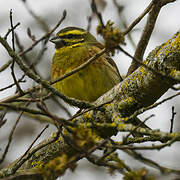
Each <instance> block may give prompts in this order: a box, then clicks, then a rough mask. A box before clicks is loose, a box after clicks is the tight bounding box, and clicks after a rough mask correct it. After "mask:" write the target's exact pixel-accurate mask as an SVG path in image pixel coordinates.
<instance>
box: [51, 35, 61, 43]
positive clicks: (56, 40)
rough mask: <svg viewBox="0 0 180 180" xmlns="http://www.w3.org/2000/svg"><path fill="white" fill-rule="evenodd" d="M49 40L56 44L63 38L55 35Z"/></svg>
mask: <svg viewBox="0 0 180 180" xmlns="http://www.w3.org/2000/svg"><path fill="white" fill-rule="evenodd" d="M49 41H50V42H52V43H55V44H56V43H58V42H60V41H61V39H60V38H59V37H58V36H55V37H53V38H51V39H50V40H49Z"/></svg>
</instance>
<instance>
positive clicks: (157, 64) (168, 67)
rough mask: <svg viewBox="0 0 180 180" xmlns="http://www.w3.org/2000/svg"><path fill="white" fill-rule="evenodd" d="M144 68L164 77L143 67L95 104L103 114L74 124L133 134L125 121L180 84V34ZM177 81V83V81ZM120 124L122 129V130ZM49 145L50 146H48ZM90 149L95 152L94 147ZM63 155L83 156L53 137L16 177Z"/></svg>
mask: <svg viewBox="0 0 180 180" xmlns="http://www.w3.org/2000/svg"><path fill="white" fill-rule="evenodd" d="M145 64H146V65H147V66H149V67H150V68H153V69H154V70H155V71H157V72H159V73H160V74H161V72H162V75H159V74H158V73H153V72H152V71H151V70H150V69H147V68H146V67H144V66H141V67H139V68H138V69H137V70H136V71H135V72H133V73H132V74H131V75H130V76H128V77H127V78H126V79H124V80H123V81H122V82H121V83H120V84H118V85H117V86H115V87H114V88H113V89H112V90H110V91H109V92H107V93H106V94H104V95H103V96H102V97H100V98H99V99H98V100H97V101H96V102H95V105H101V104H102V103H107V104H105V105H104V106H103V108H102V109H103V111H102V109H101V111H98V109H94V110H91V111H89V112H86V113H85V114H83V115H81V116H80V117H77V118H75V119H74V120H73V121H74V123H77V124H82V123H84V122H92V121H93V122H94V123H100V124H102V123H103V122H104V123H108V122H113V123H114V124H113V126H114V127H113V128H114V129H116V130H119V131H123V129H124V131H125V130H126V131H130V132H131V130H132V128H133V129H134V127H133V126H132V125H130V126H129V125H126V124H123V123H124V122H123V120H125V118H126V117H128V116H130V115H131V114H133V113H134V112H135V111H136V110H138V109H140V108H142V107H146V106H149V105H151V104H153V103H154V102H155V101H156V100H158V98H159V97H161V96H162V95H163V94H164V93H165V92H166V91H167V90H168V89H169V88H170V87H172V86H173V85H174V84H176V83H179V82H180V33H177V34H175V35H174V36H173V38H172V39H170V40H169V41H167V42H166V43H164V44H163V45H161V46H159V47H158V48H156V49H155V50H153V51H152V52H151V53H150V54H149V56H148V58H147V60H146V61H145ZM171 77H172V78H171ZM175 79H177V81H176V80H175ZM108 102H110V103H108ZM121 124H123V125H122V126H121ZM83 126H86V124H85V123H84V124H83ZM92 126H93V123H92ZM102 129H103V125H102ZM105 129H106V128H105ZM137 131H138V132H139V133H142V134H143V133H145V134H146V135H149V134H151V133H154V134H155V135H156V136H161V135H162V137H165V136H167V139H172V138H174V136H175V134H168V133H161V132H159V131H152V130H149V129H144V128H138V129H137ZM100 132H101V131H100ZM102 133H104V132H103V131H102ZM105 134H106V135H107V130H105ZM110 135H111V134H109V136H110ZM178 135H179V134H178ZM107 136H108V135H107ZM47 142H50V143H49V144H47ZM45 144H46V146H45ZM39 147H41V148H39ZM89 148H92V146H91V147H89ZM64 153H65V154H66V155H67V156H68V159H71V158H73V157H78V155H79V153H80V152H79V151H77V150H76V149H73V148H72V146H71V145H69V144H68V143H67V141H64V140H63V139H62V137H61V138H59V139H58V141H53V137H50V138H49V139H48V140H46V141H44V142H42V143H41V144H39V145H37V146H36V147H34V148H33V149H32V150H31V151H30V152H29V154H30V155H29V159H27V161H26V162H25V163H24V164H23V166H21V168H20V169H19V170H18V171H17V173H23V172H25V171H27V170H28V171H31V172H34V171H36V172H37V174H41V172H40V171H39V170H38V169H39V168H40V167H42V166H45V164H46V163H47V162H49V161H50V160H52V159H54V158H56V157H57V156H58V157H61V156H63V155H64ZM16 163H17V161H15V162H14V163H12V164H11V165H9V166H8V167H7V168H4V169H2V170H1V171H0V177H3V176H7V175H10V174H12V170H13V167H14V166H15V164H16ZM66 168H67V167H66ZM64 170H65V169H63V171H62V172H61V174H62V173H63V172H64Z"/></svg>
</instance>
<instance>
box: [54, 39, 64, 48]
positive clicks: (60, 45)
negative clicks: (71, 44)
mask: <svg viewBox="0 0 180 180" xmlns="http://www.w3.org/2000/svg"><path fill="white" fill-rule="evenodd" d="M55 45H56V49H59V48H61V47H63V46H66V42H65V41H64V40H59V41H58V42H56V43H55Z"/></svg>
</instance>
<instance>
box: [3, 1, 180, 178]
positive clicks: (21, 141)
mask: <svg viewBox="0 0 180 180" xmlns="http://www.w3.org/2000/svg"><path fill="white" fill-rule="evenodd" d="M116 2H117V3H118V4H119V6H120V8H121V13H120V14H119V12H118V9H117V7H116V6H115V4H114V1H113V0H97V6H98V10H99V11H101V13H102V16H103V20H104V23H106V22H107V21H108V20H111V21H113V22H114V23H115V25H116V26H117V27H118V28H120V29H121V30H122V31H123V30H125V27H124V25H123V24H124V23H125V24H126V25H127V26H129V25H130V24H131V23H132V21H133V20H135V19H136V18H137V17H138V16H139V15H140V14H141V13H142V12H143V10H144V9H145V8H146V7H147V6H148V4H149V3H150V1H149V0H146V1H144V0H138V1H134V0H117V1H116ZM10 9H12V12H13V24H14V25H15V24H16V23H18V22H20V26H18V27H17V28H16V30H15V32H16V33H17V35H18V38H19V41H20V42H21V43H22V44H23V46H24V49H26V48H28V47H29V46H31V44H32V43H33V42H32V40H31V39H30V38H29V37H28V34H27V29H28V28H30V30H31V34H32V35H34V36H35V38H36V39H39V38H40V37H42V36H43V35H44V34H45V31H46V28H47V27H46V26H42V24H40V23H39V22H38V21H37V20H36V19H35V18H34V17H33V16H32V13H30V11H32V12H33V13H35V14H36V15H37V16H38V17H39V18H40V19H41V20H42V21H43V22H45V23H46V25H48V28H49V29H52V28H53V27H54V26H55V24H57V22H58V21H59V19H60V18H61V17H62V13H63V10H64V9H65V10H66V11H67V16H66V19H65V20H64V21H63V23H62V24H61V25H60V27H59V29H61V28H63V27H66V26H77V27H81V28H84V29H87V27H88V18H89V16H91V15H92V11H91V7H90V1H84V0H67V1H63V0H53V1H52V0H46V1H44V0H27V1H25V2H24V1H22V0H13V1H12V0H1V1H0V24H1V26H0V35H1V36H3V35H5V34H6V33H7V31H8V29H9V28H10V20H9V14H10ZM92 17H93V18H92V21H91V27H90V32H91V33H92V34H94V35H95V36H96V38H97V39H98V40H99V41H101V42H102V43H103V40H102V38H101V37H99V36H97V34H96V26H97V25H98V21H97V19H96V17H95V16H92ZM179 17H180V1H179V0H177V1H176V2H174V3H171V4H168V5H167V6H165V7H163V8H162V10H161V12H160V14H159V18H158V20H157V23H156V26H155V29H154V32H153V34H152V37H151V40H150V42H149V45H148V47H147V49H146V52H145V56H144V58H145V57H146V56H147V55H148V53H149V52H150V51H151V50H152V49H154V48H155V47H156V46H158V45H160V44H162V43H163V42H166V41H167V40H168V39H169V38H171V37H172V35H173V34H175V33H176V32H177V31H178V30H180V18H179ZM146 18H147V16H145V18H143V20H142V21H141V22H140V23H139V24H138V25H137V26H136V27H135V28H134V29H133V31H132V32H131V36H132V39H133V42H134V44H133V43H132V41H129V39H128V38H127V37H126V46H124V49H125V50H126V51H128V52H129V53H130V54H131V55H133V54H134V50H135V46H136V45H137V43H138V40H139V38H140V35H141V33H142V30H143V27H144V25H145V23H146ZM56 32H57V31H56ZM8 42H9V43H10V44H11V36H8ZM42 46H43V43H40V44H38V45H37V46H36V47H35V48H34V49H33V50H32V51H30V52H29V53H28V54H27V56H28V60H30V62H31V63H32V62H36V61H37V60H38V57H39V53H40V49H42ZM54 51H55V49H54V45H53V44H52V43H50V42H48V44H47V49H46V51H44V54H43V56H42V57H41V60H40V61H38V62H37V65H36V71H37V72H38V73H39V74H40V75H41V76H42V77H43V78H44V79H48V80H49V72H50V71H49V69H50V64H51V60H52V57H53V53H54ZM0 54H1V60H0V67H1V66H2V65H4V64H5V63H7V61H8V60H9V59H10V58H9V56H8V55H7V52H6V51H5V50H4V48H3V47H2V46H0ZM113 59H114V60H115V61H116V63H117V65H118V68H119V71H120V72H121V74H124V75H125V74H126V72H127V69H128V67H129V65H130V63H131V59H129V58H128V57H126V56H125V55H124V54H123V53H121V52H119V53H116V55H115V56H114V57H113ZM15 73H16V75H17V78H20V77H21V76H22V74H23V73H22V72H21V71H20V70H19V68H18V67H17V66H16V67H15ZM25 79H26V83H23V84H21V86H22V88H23V89H26V88H29V87H32V85H35V84H34V83H33V82H32V81H31V80H30V79H28V78H25ZM11 83H13V79H12V76H11V71H10V68H8V69H6V70H5V71H3V72H0V88H3V87H6V86H8V85H9V84H11ZM15 90H16V88H15V87H13V88H10V89H7V90H5V91H0V99H3V98H5V97H8V96H10V95H13V94H14V93H15ZM174 93H175V92H174V91H172V90H169V91H168V92H167V93H166V94H165V95H163V97H161V99H160V100H162V99H164V98H166V97H168V96H170V95H172V94H174ZM48 103H49V107H50V109H51V110H52V112H53V113H56V114H58V115H59V116H61V117H65V118H68V114H67V113H66V112H65V111H64V110H59V107H58V106H55V107H54V106H53V104H54V103H53V102H51V101H49V102H48ZM62 103H63V102H62ZM63 105H64V106H65V107H66V108H67V109H68V111H69V112H70V113H71V114H74V113H75V112H76V111H77V109H76V108H72V107H70V106H69V105H67V104H65V103H63ZM172 106H174V107H175V111H176V112H177V115H176V117H175V122H174V129H173V130H174V132H175V131H179V130H180V123H179V120H180V98H179V97H177V98H175V99H172V100H171V101H168V102H166V103H164V104H162V105H160V106H158V107H157V108H155V109H153V110H150V111H148V112H146V113H144V114H143V115H141V116H140V118H141V119H142V120H143V119H145V118H146V117H148V116H149V115H151V114H155V117H153V118H151V119H150V120H149V121H148V122H147V125H149V126H150V127H152V128H154V129H161V130H162V131H168V132H169V129H170V119H171V116H172V113H171V112H172ZM17 117H18V114H16V113H15V112H10V113H8V115H6V119H7V122H6V124H5V125H4V126H3V128H1V129H0V148H1V151H0V153H2V152H3V150H4V147H5V146H6V144H7V139H8V135H9V132H10V130H11V128H12V126H13V124H14V121H15V119H16V118H17ZM44 127H45V124H43V123H39V122H36V121H35V120H33V118H27V117H26V116H23V117H22V118H21V120H20V122H19V124H18V127H17V128H16V130H15V134H14V137H13V141H12V143H11V146H10V149H9V152H8V154H7V157H6V159H5V162H4V164H3V165H5V164H7V163H9V162H11V161H13V160H15V159H16V158H18V157H19V156H21V155H22V154H23V153H24V152H25V151H26V150H27V148H28V146H29V145H30V144H31V142H32V141H33V140H34V139H35V137H36V136H37V135H38V134H39V132H40V131H41V130H42V129H43V128H44ZM55 130H56V129H55V127H53V126H50V127H49V128H48V129H47V130H46V131H45V133H44V134H43V136H42V137H41V138H39V140H38V142H40V141H42V140H43V139H45V138H47V137H48V136H50V135H51V134H52V133H53V132H54V131H55ZM121 136H122V135H119V136H118V137H115V138H120V137H121ZM38 142H37V143H38ZM37 143H36V144H37ZM178 149H179V145H178V143H176V144H175V145H173V146H171V147H166V148H164V149H163V150H161V151H153V152H152V151H151V152H150V151H144V152H143V154H144V155H145V156H146V157H148V158H151V159H153V160H155V161H156V162H158V163H160V164H161V165H162V166H166V167H170V168H178V169H180V163H179V162H180V156H179V154H178V153H179V151H178ZM120 153H121V154H120V157H121V158H122V159H123V160H125V161H126V162H129V163H131V165H132V164H133V165H134V167H137V166H139V167H140V166H142V164H140V163H138V162H134V161H132V159H131V158H129V157H128V156H126V155H125V154H123V153H122V152H120ZM152 170H153V169H152ZM154 173H157V172H156V171H155V172H154ZM70 178H72V179H74V180H76V179H80V178H82V179H83V178H86V179H91V180H96V179H103V180H105V179H107V180H109V179H121V178H122V176H121V175H120V174H119V173H115V175H113V176H110V175H109V174H108V171H107V170H106V169H104V168H99V167H97V166H94V165H91V164H90V163H88V162H87V161H86V160H82V161H81V162H80V164H79V166H78V168H77V170H76V171H75V172H73V173H71V172H70V171H68V172H67V173H65V175H64V176H63V179H64V180H66V179H70Z"/></svg>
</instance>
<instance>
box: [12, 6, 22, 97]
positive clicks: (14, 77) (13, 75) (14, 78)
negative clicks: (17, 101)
mask: <svg viewBox="0 0 180 180" xmlns="http://www.w3.org/2000/svg"><path fill="white" fill-rule="evenodd" d="M10 23H11V29H12V49H13V51H14V52H15V43H14V28H13V19H12V9H11V10H10ZM14 64H15V59H14V58H13V60H12V64H11V75H12V77H13V80H14V83H15V84H16V87H17V91H19V93H20V94H21V93H22V89H21V87H20V85H19V83H18V81H17V79H16V76H15V73H14Z"/></svg>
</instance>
